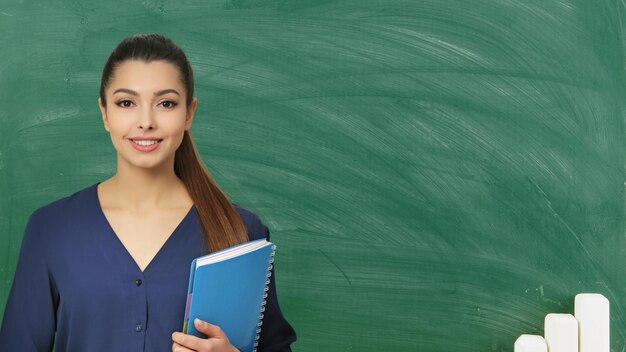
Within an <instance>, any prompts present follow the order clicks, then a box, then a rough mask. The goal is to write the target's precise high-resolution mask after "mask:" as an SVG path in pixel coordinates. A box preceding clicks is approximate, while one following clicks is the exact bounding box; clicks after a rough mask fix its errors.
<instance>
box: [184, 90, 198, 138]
mask: <svg viewBox="0 0 626 352" xmlns="http://www.w3.org/2000/svg"><path fill="white" fill-rule="evenodd" d="M197 107H198V98H196V97H193V100H192V101H191V105H190V106H189V108H188V109H187V116H186V117H185V131H189V129H190V128H191V123H192V122H193V116H194V114H195V112H196V108H197Z"/></svg>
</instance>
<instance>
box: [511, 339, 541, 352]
mask: <svg viewBox="0 0 626 352" xmlns="http://www.w3.org/2000/svg"><path fill="white" fill-rule="evenodd" d="M515 352H548V345H546V340H544V339H543V337H542V336H539V335H522V336H520V337H518V338H517V341H515Z"/></svg>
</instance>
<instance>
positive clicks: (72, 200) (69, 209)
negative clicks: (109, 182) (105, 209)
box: [28, 184, 97, 228]
mask: <svg viewBox="0 0 626 352" xmlns="http://www.w3.org/2000/svg"><path fill="white" fill-rule="evenodd" d="M95 187H96V184H94V185H91V186H88V187H86V188H83V189H81V190H79V191H77V192H74V193H72V194H71V195H68V196H65V197H63V198H59V199H57V200H54V201H52V202H50V203H47V204H45V205H43V206H41V207H39V208H37V209H36V210H35V211H34V212H33V213H32V214H31V216H30V218H29V220H28V222H29V224H33V225H35V224H38V225H41V224H45V227H46V228H49V227H54V226H55V225H56V226H61V227H63V226H68V225H69V222H70V221H69V220H73V219H85V220H87V219H88V218H89V216H87V215H88V214H89V213H88V212H89V210H90V209H91V208H93V206H94V205H95V204H97V203H96V202H97V198H94V195H95V194H96V193H95V192H96V190H95Z"/></svg>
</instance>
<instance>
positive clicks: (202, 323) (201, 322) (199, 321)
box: [195, 318, 204, 327]
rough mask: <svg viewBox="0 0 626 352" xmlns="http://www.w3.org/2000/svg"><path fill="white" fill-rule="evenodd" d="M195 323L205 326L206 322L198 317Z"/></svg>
mask: <svg viewBox="0 0 626 352" xmlns="http://www.w3.org/2000/svg"><path fill="white" fill-rule="evenodd" d="M195 323H196V324H198V326H200V327H203V326H204V322H203V321H202V320H200V319H198V318H196V320H195Z"/></svg>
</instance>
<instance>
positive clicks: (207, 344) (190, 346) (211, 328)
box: [172, 319, 239, 352]
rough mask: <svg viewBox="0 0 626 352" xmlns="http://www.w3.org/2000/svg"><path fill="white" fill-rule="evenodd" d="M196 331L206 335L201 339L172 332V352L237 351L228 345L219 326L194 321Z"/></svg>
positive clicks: (228, 342)
mask: <svg viewBox="0 0 626 352" xmlns="http://www.w3.org/2000/svg"><path fill="white" fill-rule="evenodd" d="M193 323H194V325H195V327H196V330H198V331H199V332H201V333H203V334H205V335H207V337H208V338H206V339H202V338H199V337H197V336H193V335H189V334H183V333H182V332H178V331H177V332H174V333H173V334H172V340H173V341H174V343H173V344H172V352H194V351H195V352H235V351H237V352H238V351H239V350H238V349H236V348H235V346H233V345H231V344H230V341H228V337H227V336H226V334H225V333H224V332H223V331H222V329H220V327H219V326H217V325H213V324H209V323H207V322H205V321H202V320H200V319H195V320H194V322H193Z"/></svg>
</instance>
